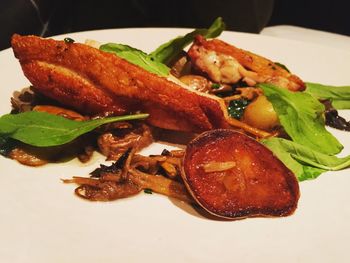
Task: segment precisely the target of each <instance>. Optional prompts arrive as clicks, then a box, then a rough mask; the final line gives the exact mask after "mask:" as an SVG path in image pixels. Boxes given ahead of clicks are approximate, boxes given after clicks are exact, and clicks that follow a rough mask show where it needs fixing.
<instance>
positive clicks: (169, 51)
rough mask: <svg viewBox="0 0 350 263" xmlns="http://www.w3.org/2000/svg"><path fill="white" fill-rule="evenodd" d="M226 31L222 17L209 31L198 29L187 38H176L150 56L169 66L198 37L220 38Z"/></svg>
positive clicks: (186, 36)
mask: <svg viewBox="0 0 350 263" xmlns="http://www.w3.org/2000/svg"><path fill="white" fill-rule="evenodd" d="M224 30H225V23H224V22H223V20H222V18H221V17H218V18H217V19H215V21H214V22H213V24H212V25H211V26H210V27H209V28H208V29H205V28H201V29H196V30H194V31H192V32H190V33H188V34H186V35H185V36H179V37H177V38H174V39H172V40H170V41H168V42H166V43H164V44H162V45H161V46H159V47H158V48H157V49H156V50H154V51H153V52H151V53H150V56H151V57H153V58H154V59H155V60H156V61H159V62H162V63H164V64H167V65H168V64H169V63H170V62H171V61H173V60H174V59H175V58H176V57H177V56H178V55H179V54H181V52H182V50H183V49H184V48H185V47H186V46H188V45H189V44H191V43H192V42H193V40H194V37H195V36H196V35H202V36H204V37H205V38H215V37H217V36H219V35H220V34H221V33H222V31H224Z"/></svg>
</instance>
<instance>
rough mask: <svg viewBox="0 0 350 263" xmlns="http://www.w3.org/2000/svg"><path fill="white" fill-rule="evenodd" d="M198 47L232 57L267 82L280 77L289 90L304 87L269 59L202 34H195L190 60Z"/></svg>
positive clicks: (273, 82)
mask: <svg viewBox="0 0 350 263" xmlns="http://www.w3.org/2000/svg"><path fill="white" fill-rule="evenodd" d="M198 47H204V48H205V49H206V50H210V51H215V52H216V53H219V54H224V55H228V56H231V57H234V58H235V59H236V60H237V61H238V62H239V63H240V64H241V65H242V66H243V67H244V68H246V69H248V70H251V71H254V72H256V73H258V74H259V76H262V78H263V79H266V82H267V83H270V82H271V83H272V84H276V81H275V80H276V79H278V78H279V77H282V78H283V79H287V80H288V81H289V83H288V84H287V86H286V87H287V88H288V89H289V90H291V91H303V90H304V89H305V88H306V87H305V83H304V82H303V81H302V80H301V79H300V78H299V77H297V76H296V75H293V74H291V73H289V72H288V71H287V70H285V69H284V68H282V67H280V66H278V65H277V64H275V63H274V62H272V61H271V60H269V59H267V58H264V57H261V56H259V55H256V54H254V53H252V52H249V51H246V50H243V49H239V48H237V47H235V46H233V45H230V44H228V43H225V42H224V41H221V40H219V39H213V40H210V41H207V40H205V39H204V38H203V37H202V36H197V37H196V39H195V42H194V44H193V45H192V47H191V48H190V50H189V52H188V54H189V56H190V57H191V59H192V60H196V56H197V55H196V54H197V52H196V49H197V48H198Z"/></svg>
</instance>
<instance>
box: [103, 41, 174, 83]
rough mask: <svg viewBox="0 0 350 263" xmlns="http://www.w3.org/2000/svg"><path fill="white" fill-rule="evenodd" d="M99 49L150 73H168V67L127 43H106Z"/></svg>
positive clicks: (164, 74) (162, 74) (161, 74)
mask: <svg viewBox="0 0 350 263" xmlns="http://www.w3.org/2000/svg"><path fill="white" fill-rule="evenodd" d="M100 50H102V51H105V52H109V53H113V54H115V55H117V56H118V57H121V58H123V59H125V60H127V61H129V62H130V63H132V64H134V65H137V66H139V67H141V68H143V69H145V70H147V71H149V72H151V73H154V74H157V75H159V76H163V77H166V76H168V75H169V71H170V68H168V67H167V66H166V65H164V64H163V63H161V62H158V61H155V60H154V59H153V58H151V57H150V56H149V55H147V54H146V53H145V52H143V51H141V50H139V49H136V48H133V47H130V46H128V45H123V44H117V43H107V44H104V45H101V46H100Z"/></svg>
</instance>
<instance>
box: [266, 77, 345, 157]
mask: <svg viewBox="0 0 350 263" xmlns="http://www.w3.org/2000/svg"><path fill="white" fill-rule="evenodd" d="M259 87H260V88H261V89H262V90H263V91H264V94H265V96H266V97H267V99H268V100H269V101H270V102H271V103H272V105H273V108H274V110H275V111H276V113H277V116H278V118H279V121H280V123H281V125H282V126H283V128H284V130H285V131H286V132H287V134H288V135H289V136H290V137H291V138H292V140H293V141H294V142H296V143H299V144H302V145H305V146H307V147H310V148H311V149H313V150H316V151H318V152H322V153H325V154H328V155H333V154H336V153H339V152H340V151H341V150H342V149H343V146H342V145H341V144H340V142H339V141H338V140H337V139H336V138H335V137H334V136H333V135H332V134H331V133H330V132H328V131H327V130H326V128H325V120H324V117H323V114H324V106H323V104H322V103H320V102H319V101H318V100H317V99H315V98H314V97H312V96H311V95H310V94H307V93H304V92H291V91H289V90H287V89H284V88H280V87H276V86H274V85H270V84H259Z"/></svg>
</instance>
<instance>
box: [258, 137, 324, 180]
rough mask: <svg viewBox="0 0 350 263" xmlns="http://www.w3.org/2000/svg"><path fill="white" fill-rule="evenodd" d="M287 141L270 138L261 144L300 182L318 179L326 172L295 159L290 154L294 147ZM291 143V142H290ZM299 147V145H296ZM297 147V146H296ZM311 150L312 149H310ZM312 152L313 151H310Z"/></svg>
mask: <svg viewBox="0 0 350 263" xmlns="http://www.w3.org/2000/svg"><path fill="white" fill-rule="evenodd" d="M286 141H287V140H285V139H281V138H269V139H264V140H262V141H261V142H262V143H263V144H264V145H265V146H266V147H268V148H269V149H270V150H271V151H272V152H273V153H274V154H275V155H276V156H277V158H278V159H280V160H281V162H283V163H284V165H285V166H287V167H288V168H289V170H291V171H292V172H293V173H294V174H295V176H296V177H297V178H298V180H299V181H304V180H311V179H316V178H317V177H318V176H319V175H321V174H322V173H324V172H326V170H324V169H320V168H317V167H312V166H309V165H306V164H303V163H300V162H299V161H297V160H296V159H294V158H293V157H292V155H291V153H290V152H289V150H290V149H291V148H293V147H291V148H290V147H289V146H290V145H289V144H288V143H286ZM288 142H290V141H288ZM291 143H293V142H291ZM296 145H297V144H296ZM295 147H297V146H295ZM309 150H310V149H309ZM310 151H312V150H310Z"/></svg>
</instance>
